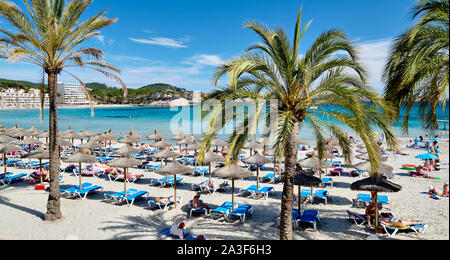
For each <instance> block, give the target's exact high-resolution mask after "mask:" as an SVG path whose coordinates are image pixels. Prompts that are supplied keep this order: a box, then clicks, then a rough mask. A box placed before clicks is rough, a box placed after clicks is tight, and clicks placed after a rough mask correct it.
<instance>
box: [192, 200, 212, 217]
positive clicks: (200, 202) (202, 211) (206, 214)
mask: <svg viewBox="0 0 450 260" xmlns="http://www.w3.org/2000/svg"><path fill="white" fill-rule="evenodd" d="M192 202H193V200H191V201H190V202H189V217H190V218H192V214H193V213H204V214H205V216H208V210H207V209H206V208H204V207H202V206H200V207H198V208H194V206H193V205H192ZM199 204H200V205H203V200H199Z"/></svg>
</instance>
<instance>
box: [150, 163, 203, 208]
mask: <svg viewBox="0 0 450 260" xmlns="http://www.w3.org/2000/svg"><path fill="white" fill-rule="evenodd" d="M193 172H194V170H193V169H192V168H191V167H187V166H185V165H183V164H181V163H179V162H177V161H173V162H171V163H169V164H167V165H166V166H164V167H161V168H159V169H158V170H156V173H157V174H161V175H165V176H168V175H173V176H174V181H173V183H174V193H173V194H174V198H175V208H176V207H177V203H176V201H178V199H177V174H186V173H193Z"/></svg>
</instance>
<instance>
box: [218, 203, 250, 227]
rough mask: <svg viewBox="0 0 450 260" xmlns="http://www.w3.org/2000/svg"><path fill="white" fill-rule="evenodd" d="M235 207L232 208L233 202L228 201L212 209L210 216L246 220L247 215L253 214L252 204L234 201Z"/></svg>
mask: <svg viewBox="0 0 450 260" xmlns="http://www.w3.org/2000/svg"><path fill="white" fill-rule="evenodd" d="M234 206H235V209H234V210H232V208H233V207H232V203H231V202H229V201H227V202H225V203H223V204H222V205H221V206H220V207H218V208H216V209H213V210H211V214H210V216H211V217H212V218H213V219H217V218H220V217H224V218H225V219H226V220H232V219H233V218H238V219H239V220H240V221H241V222H245V218H246V217H247V216H251V215H253V207H252V206H250V205H238V204H237V203H234Z"/></svg>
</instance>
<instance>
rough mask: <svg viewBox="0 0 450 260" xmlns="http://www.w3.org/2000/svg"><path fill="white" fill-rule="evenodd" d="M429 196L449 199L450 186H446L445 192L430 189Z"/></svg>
mask: <svg viewBox="0 0 450 260" xmlns="http://www.w3.org/2000/svg"><path fill="white" fill-rule="evenodd" d="M428 195H438V196H442V197H447V198H448V184H445V185H444V188H443V190H440V189H439V188H433V187H430V188H429V191H428Z"/></svg>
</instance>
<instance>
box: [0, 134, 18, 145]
mask: <svg viewBox="0 0 450 260" xmlns="http://www.w3.org/2000/svg"><path fill="white" fill-rule="evenodd" d="M14 141H17V140H16V139H14V138H12V137H9V136H7V135H1V136H0V144H8V143H11V142H14Z"/></svg>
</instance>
